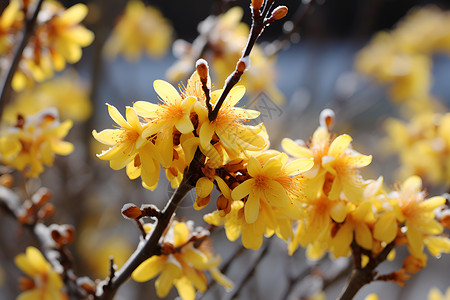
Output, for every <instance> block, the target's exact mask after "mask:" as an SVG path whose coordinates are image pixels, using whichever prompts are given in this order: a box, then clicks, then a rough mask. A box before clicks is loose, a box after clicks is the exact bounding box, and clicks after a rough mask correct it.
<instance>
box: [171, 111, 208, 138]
mask: <svg viewBox="0 0 450 300" xmlns="http://www.w3.org/2000/svg"><path fill="white" fill-rule="evenodd" d="M175 127H176V128H177V129H178V130H179V131H180V132H181V133H183V134H188V133H190V132H192V131H193V130H194V125H192V122H191V119H190V117H189V115H184V116H183V117H182V118H181V119H179V120H177V121H176V122H175ZM202 127H203V126H202Z"/></svg>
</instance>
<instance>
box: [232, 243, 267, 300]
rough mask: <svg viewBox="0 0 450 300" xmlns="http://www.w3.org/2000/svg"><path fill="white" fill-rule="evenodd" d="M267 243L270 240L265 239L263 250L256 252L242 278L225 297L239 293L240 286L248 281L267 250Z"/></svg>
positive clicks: (233, 296)
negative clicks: (256, 254)
mask: <svg viewBox="0 0 450 300" xmlns="http://www.w3.org/2000/svg"><path fill="white" fill-rule="evenodd" d="M269 244H270V241H267V242H266V244H265V245H264V246H263V247H264V248H263V250H262V251H260V252H259V253H258V256H257V257H256V259H255V260H254V261H253V263H252V266H251V267H250V269H247V272H246V273H245V276H244V278H243V279H242V280H241V281H240V282H239V283H238V284H237V285H236V286H235V287H234V289H233V290H232V291H231V292H230V293H229V294H227V295H226V297H225V299H227V300H228V299H236V298H237V297H238V296H239V293H240V292H241V291H242V288H243V287H244V286H245V285H246V284H247V283H248V281H249V280H250V279H251V278H252V276H253V275H254V274H255V271H256V268H257V267H258V266H259V263H260V262H261V261H262V260H263V258H264V257H265V256H266V254H267V253H268V252H269Z"/></svg>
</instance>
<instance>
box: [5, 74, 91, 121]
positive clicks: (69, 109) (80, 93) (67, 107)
mask: <svg viewBox="0 0 450 300" xmlns="http://www.w3.org/2000/svg"><path fill="white" fill-rule="evenodd" d="M47 107H56V108H57V109H58V112H59V115H60V117H61V119H62V120H65V119H71V120H73V121H74V122H82V121H85V120H86V119H87V118H89V116H90V115H91V112H92V107H91V103H90V100H89V91H88V88H87V86H86V85H85V84H84V82H82V80H81V78H80V77H79V76H78V75H77V74H76V73H75V72H67V73H65V74H64V75H62V76H58V77H55V78H54V79H51V80H49V81H46V82H44V83H41V84H38V85H36V86H35V87H34V88H32V89H30V90H24V91H22V92H20V93H18V94H17V96H16V98H15V99H14V101H12V103H11V104H9V105H8V106H6V108H5V111H4V114H3V120H5V121H7V122H9V123H10V124H12V123H14V122H15V121H16V120H17V115H18V114H21V115H23V116H28V115H32V114H35V113H37V112H39V111H41V110H43V109H44V108H47Z"/></svg>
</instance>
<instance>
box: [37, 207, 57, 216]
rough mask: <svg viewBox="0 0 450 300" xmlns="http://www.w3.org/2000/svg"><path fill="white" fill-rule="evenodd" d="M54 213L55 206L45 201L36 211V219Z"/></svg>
mask: <svg viewBox="0 0 450 300" xmlns="http://www.w3.org/2000/svg"><path fill="white" fill-rule="evenodd" d="M54 213H55V206H54V205H53V204H51V203H46V204H45V205H44V206H43V207H41V208H40V209H39V211H38V213H37V218H38V220H43V219H46V218H49V217H51V216H53V214H54Z"/></svg>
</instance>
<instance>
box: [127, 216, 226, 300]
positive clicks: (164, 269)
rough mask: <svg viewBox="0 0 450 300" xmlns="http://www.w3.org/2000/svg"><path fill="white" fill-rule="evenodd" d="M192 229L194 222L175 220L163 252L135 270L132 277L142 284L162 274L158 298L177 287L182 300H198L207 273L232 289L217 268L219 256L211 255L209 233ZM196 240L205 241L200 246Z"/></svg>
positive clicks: (203, 289) (204, 286)
mask: <svg viewBox="0 0 450 300" xmlns="http://www.w3.org/2000/svg"><path fill="white" fill-rule="evenodd" d="M193 226H194V224H193V222H192V221H188V222H186V223H185V222H178V221H176V220H174V221H172V223H171V226H170V229H169V230H168V231H167V233H166V234H165V236H164V237H163V244H162V249H161V252H162V253H161V254H160V255H154V256H152V257H150V258H149V259H147V260H145V261H144V262H143V263H142V264H141V265H139V266H138V267H137V268H136V270H134V272H133V273H132V275H131V277H132V278H133V279H134V280H136V281H138V282H143V281H148V280H150V279H152V278H154V277H156V276H158V275H159V276H158V278H157V279H156V281H155V287H156V293H157V295H158V297H165V296H167V294H168V293H169V291H170V289H171V288H172V286H174V285H175V287H176V288H177V290H178V294H179V295H180V297H181V298H182V299H183V300H189V299H195V292H196V290H198V291H200V292H205V291H206V289H207V283H208V282H207V278H206V275H205V271H208V272H209V273H210V274H211V276H212V277H213V278H214V279H215V280H216V281H217V282H218V283H220V284H221V285H223V286H224V287H225V288H226V289H228V290H230V289H231V288H232V287H233V284H232V282H231V281H230V280H229V279H228V278H227V277H225V275H223V274H222V273H221V272H220V271H219V269H218V266H219V264H220V261H221V259H220V256H219V255H214V254H213V253H212V252H211V245H210V244H209V240H208V237H207V235H208V234H209V232H207V231H204V230H200V229H198V228H197V229H195V230H194V227H193ZM147 229H148V227H147ZM199 230H200V231H199ZM205 235H206V236H205ZM202 236H203V237H202ZM196 238H201V239H204V238H206V240H203V241H201V243H200V245H198V244H199V243H195V242H194V241H195V239H196Z"/></svg>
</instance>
